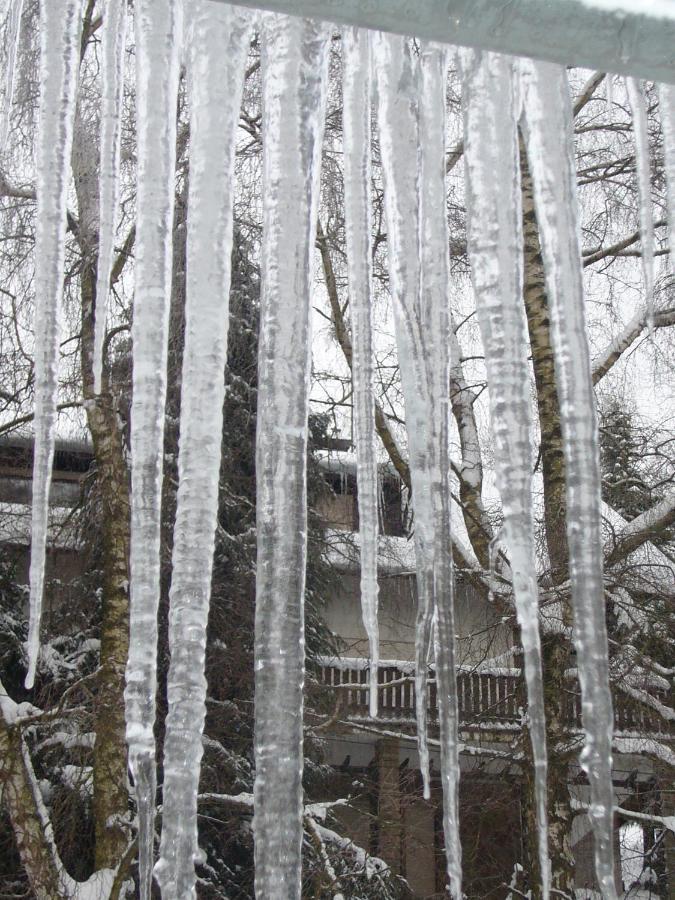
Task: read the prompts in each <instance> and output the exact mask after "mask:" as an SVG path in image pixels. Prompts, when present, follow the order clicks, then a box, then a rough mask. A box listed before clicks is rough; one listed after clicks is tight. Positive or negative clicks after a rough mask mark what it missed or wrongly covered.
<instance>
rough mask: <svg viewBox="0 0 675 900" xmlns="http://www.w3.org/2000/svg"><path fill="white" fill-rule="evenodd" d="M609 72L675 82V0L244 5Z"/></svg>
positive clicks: (286, 0)
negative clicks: (674, 0) (674, 1)
mask: <svg viewBox="0 0 675 900" xmlns="http://www.w3.org/2000/svg"><path fill="white" fill-rule="evenodd" d="M238 2H239V4H240V5H242V6H250V7H255V8H259V9H268V10H272V11H274V12H283V13H290V14H292V15H298V16H310V17H312V18H316V19H324V20H326V21H329V22H334V23H336V24H338V25H360V26H362V27H365V28H374V29H377V30H380V31H390V32H394V33H396V34H407V35H413V36H415V37H419V38H426V39H427V40H431V41H437V42H443V43H447V44H461V45H463V46H467V47H476V48H482V49H486V50H495V51H498V52H500V53H509V54H513V55H515V56H533V57H535V58H536V59H543V60H548V61H549V62H556V63H561V64H563V65H574V66H584V67H587V68H591V69H599V70H601V71H603V72H621V73H624V74H626V75H635V76H637V77H639V78H647V79H651V80H654V81H667V82H671V83H675V3H673V0H546V2H544V0H414V2H412V0H369V2H367V3H366V2H364V0H238Z"/></svg>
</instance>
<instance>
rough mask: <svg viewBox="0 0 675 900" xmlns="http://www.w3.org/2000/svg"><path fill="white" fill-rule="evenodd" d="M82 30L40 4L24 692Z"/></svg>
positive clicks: (32, 642) (66, 7)
mask: <svg viewBox="0 0 675 900" xmlns="http://www.w3.org/2000/svg"><path fill="white" fill-rule="evenodd" d="M80 25H81V22H80V3H79V2H78V0H62V2H60V3H57V2H54V3H41V4H40V124H39V128H38V136H37V149H36V154H35V155H36V159H35V163H36V172H37V210H36V216H35V320H34V321H35V325H34V330H35V418H34V420H33V421H34V430H35V443H34V448H33V510H32V524H31V556H30V623H29V629H28V644H27V651H28V673H27V675H26V687H27V688H32V687H33V684H34V682H35V670H36V667H37V659H38V653H39V650H40V620H41V617H42V593H43V589H44V578H45V554H46V550H47V523H48V519H49V488H50V485H51V480H52V462H53V459H54V434H55V428H56V404H57V394H58V367H59V338H60V331H61V329H60V324H61V323H60V319H61V300H62V295H63V267H64V261H65V239H66V212H67V209H66V202H67V191H68V178H69V171H70V153H71V148H72V143H73V119H74V114H75V95H76V91H77V73H78V66H79V59H80V57H79V49H80V43H79V42H80Z"/></svg>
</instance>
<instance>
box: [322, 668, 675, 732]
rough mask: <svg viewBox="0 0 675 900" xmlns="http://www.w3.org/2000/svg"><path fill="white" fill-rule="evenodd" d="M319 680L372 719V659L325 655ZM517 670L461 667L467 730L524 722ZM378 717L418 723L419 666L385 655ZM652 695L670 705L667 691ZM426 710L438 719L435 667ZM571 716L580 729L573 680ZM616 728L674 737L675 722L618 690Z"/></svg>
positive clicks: (352, 710) (355, 716)
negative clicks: (370, 674) (417, 668)
mask: <svg viewBox="0 0 675 900" xmlns="http://www.w3.org/2000/svg"><path fill="white" fill-rule="evenodd" d="M320 662H321V666H320V674H319V680H320V682H321V684H322V685H324V686H326V687H328V688H332V689H333V690H334V691H335V693H336V695H339V697H340V701H341V706H340V714H341V716H342V717H343V718H346V719H347V720H348V721H353V722H368V721H370V716H369V710H368V704H369V690H368V679H369V671H368V660H364V659H357V658H346V659H345V658H343V659H339V660H337V659H329V658H323V659H322V660H321V661H320ZM519 682H520V673H519V670H518V669H513V668H500V669H485V668H480V667H479V668H473V669H461V670H460V672H459V674H458V677H457V690H458V699H459V721H460V725H461V727H462V730H463V731H468V732H472V731H476V732H479V731H488V732H513V731H517V730H518V729H519V728H520V727H521V710H520V704H521V702H522V701H521V699H520V697H521V696H522V693H521V691H522V688H521V686H520V684H519ZM378 684H379V689H378V711H379V715H378V722H380V723H393V722H395V723H397V724H398V725H399V726H402V725H414V721H415V683H414V666H413V664H412V663H407V662H402V661H392V660H383V661H382V663H381V665H380V669H379V671H378ZM652 695H653V696H654V697H655V698H656V699H658V700H659V701H661V702H662V703H664V704H666V705H669V702H670V701H669V697H667V696H666V695H665V692H661V693H658V692H654V691H652ZM427 710H428V716H429V724H430V726H431V727H432V728H433V727H434V726H436V725H437V724H438V703H437V696H436V682H435V680H434V674H433V669H431V670H430V673H429V682H428V694H427ZM567 721H568V724H569V726H570V727H571V728H572V729H573V730H575V731H578V730H581V697H580V694H579V690H578V686H577V685H576V684H575V682H573V681H570V689H569V693H568V696H567ZM614 727H615V730H616V732H617V733H620V734H635V735H642V736H644V735H646V734H649V735H651V736H656V735H659V736H661V737H662V738H665V739H669V740H673V739H675V727H673V723H672V722H671V723H667V722H665V721H664V720H663V719H662V718H661V717H660V716H659V715H658V714H657V712H656V711H655V710H652V709H650V708H649V707H647V706H645V705H643V704H641V703H638V702H636V701H635V700H633V699H631V698H630V697H627V696H625V695H624V694H621V693H619V692H615V695H614Z"/></svg>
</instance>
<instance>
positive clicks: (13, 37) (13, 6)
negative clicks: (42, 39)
mask: <svg viewBox="0 0 675 900" xmlns="http://www.w3.org/2000/svg"><path fill="white" fill-rule="evenodd" d="M8 13H9V19H8V30H9V34H8V38H7V71H6V73H5V105H4V107H3V110H2V118H1V119H0V153H2V152H3V151H4V149H5V147H6V146H7V135H8V133H9V119H10V116H11V114H12V102H13V100H14V78H15V70H16V61H17V58H18V55H19V41H20V39H21V15H22V13H23V0H11V2H10V6H9V11H8Z"/></svg>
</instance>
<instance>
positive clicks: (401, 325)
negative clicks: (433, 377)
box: [373, 34, 434, 798]
mask: <svg viewBox="0 0 675 900" xmlns="http://www.w3.org/2000/svg"><path fill="white" fill-rule="evenodd" d="M374 49H375V54H374V60H373V61H374V63H375V65H376V71H377V99H378V125H379V129H380V148H381V154H382V173H383V177H384V189H385V190H384V201H385V213H386V217H387V232H388V259H389V282H390V292H391V296H392V303H393V309H394V325H395V330H396V346H397V352H398V360H399V369H400V375H401V385H402V387H403V397H404V402H405V410H406V432H407V435H408V454H409V460H410V472H411V477H412V489H413V504H414V509H415V551H416V556H417V593H418V598H417V621H416V625H415V715H416V720H417V746H418V750H419V756H420V771H421V773H422V780H423V785H424V796H425V798H428V797H429V748H428V744H427V667H428V664H429V650H430V646H431V629H432V621H433V612H434V608H433V582H432V574H431V571H430V567H429V556H430V553H431V546H432V543H433V536H432V533H431V531H430V529H429V517H428V516H427V515H425V514H424V513H425V510H428V508H429V504H430V485H429V471H428V465H427V463H428V459H427V451H428V447H427V444H426V441H425V439H424V436H425V434H426V431H427V427H428V424H429V422H430V421H431V418H430V412H431V411H430V408H429V396H428V387H429V386H428V384H427V383H426V381H425V379H424V373H423V371H422V369H421V368H420V366H419V365H416V361H417V363H419V362H420V361H421V360H422V359H423V358H424V353H425V349H424V345H423V338H422V329H421V323H420V321H419V316H418V310H417V301H418V296H419V290H420V259H419V238H420V229H419V208H418V206H419V204H418V193H419V160H418V130H419V122H418V89H417V78H418V72H417V71H416V68H415V65H416V63H415V62H414V61H413V58H412V56H411V53H410V48H409V47H408V44H407V42H406V41H405V40H404V39H403V38H400V37H391V36H390V35H385V34H378V35H376V37H375V45H374Z"/></svg>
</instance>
